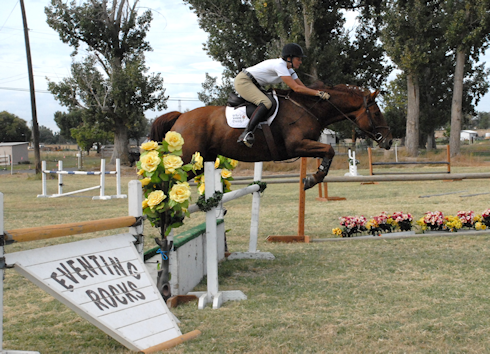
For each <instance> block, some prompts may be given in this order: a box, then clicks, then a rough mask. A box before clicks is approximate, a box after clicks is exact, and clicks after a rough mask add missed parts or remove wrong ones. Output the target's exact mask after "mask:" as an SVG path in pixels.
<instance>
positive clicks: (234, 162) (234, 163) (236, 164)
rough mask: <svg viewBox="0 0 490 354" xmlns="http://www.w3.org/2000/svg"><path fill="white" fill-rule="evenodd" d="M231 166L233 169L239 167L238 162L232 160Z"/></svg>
mask: <svg viewBox="0 0 490 354" xmlns="http://www.w3.org/2000/svg"><path fill="white" fill-rule="evenodd" d="M230 165H231V167H233V168H236V167H237V166H238V161H237V160H233V159H230Z"/></svg>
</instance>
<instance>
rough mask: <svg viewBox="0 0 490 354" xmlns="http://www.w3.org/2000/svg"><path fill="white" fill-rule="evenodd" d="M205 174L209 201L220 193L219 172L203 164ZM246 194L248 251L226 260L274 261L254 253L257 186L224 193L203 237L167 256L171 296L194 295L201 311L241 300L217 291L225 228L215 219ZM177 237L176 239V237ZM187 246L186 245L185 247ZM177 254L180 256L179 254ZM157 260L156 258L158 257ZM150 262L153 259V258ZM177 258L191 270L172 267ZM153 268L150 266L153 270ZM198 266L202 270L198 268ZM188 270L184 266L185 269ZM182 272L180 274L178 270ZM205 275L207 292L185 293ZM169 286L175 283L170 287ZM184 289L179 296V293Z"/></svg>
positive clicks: (210, 164)
mask: <svg viewBox="0 0 490 354" xmlns="http://www.w3.org/2000/svg"><path fill="white" fill-rule="evenodd" d="M204 168H205V170H204V171H205V172H204V176H205V187H206V191H205V197H206V199H209V198H210V197H212V196H213V195H214V193H215V191H219V192H222V187H223V186H222V184H221V178H220V175H221V170H215V169H214V162H206V163H205V165H204ZM254 174H255V176H254V179H255V180H256V181H260V178H261V175H262V163H261V162H258V163H256V165H255V173H254ZM247 194H252V216H251V223H250V242H249V251H248V252H235V253H231V254H230V255H229V256H228V259H229V260H231V259H268V260H273V259H275V257H274V255H272V254H271V253H270V252H260V251H258V250H257V238H258V237H257V236H258V226H259V208H260V198H261V195H260V186H259V185H258V184H254V185H251V186H248V187H245V188H242V189H239V190H235V191H232V192H228V193H225V194H224V195H223V198H222V200H221V202H220V204H219V205H218V207H215V208H212V209H211V210H209V211H207V212H206V228H205V232H203V233H202V236H199V237H198V238H192V241H190V242H193V244H192V245H191V246H189V247H180V246H179V248H178V249H174V250H173V251H171V252H170V253H169V255H168V256H169V267H170V269H171V272H172V273H171V275H172V276H171V279H170V283H171V288H172V296H174V295H186V294H188V295H195V296H197V297H199V302H198V308H199V309H204V308H205V307H206V304H207V303H212V307H213V308H214V309H217V308H219V307H221V305H222V303H223V302H226V301H231V300H244V299H246V298H247V297H246V295H245V294H243V292H241V291H239V290H232V291H219V284H218V262H219V261H220V260H221V259H222V258H223V257H224V255H223V254H224V251H223V241H224V231H225V229H226V228H225V226H224V222H223V223H218V219H223V220H224V208H223V204H224V203H227V202H229V201H231V200H234V199H237V198H240V197H243V196H245V195H247ZM197 211H199V207H198V206H197V205H196V204H193V205H191V206H190V207H189V212H190V213H194V212H197ZM176 237H178V236H176ZM186 246H187V244H186ZM179 252H180V253H179ZM157 258H158V256H157ZM152 259H153V260H154V259H155V258H152ZM180 259H191V260H192V261H194V260H195V261H196V262H194V263H195V264H194V263H193V264H194V265H193V267H196V269H194V270H193V271H192V274H190V273H189V271H188V270H187V271H184V268H182V269H178V268H179V267H176V266H175V264H173V263H177V262H179V260H180ZM153 266H154V265H152V267H153ZM201 267H202V268H203V269H201ZM187 268H188V267H185V269H187ZM181 270H182V271H181ZM204 274H206V275H207V291H206V292H188V291H189V290H190V289H192V288H193V287H194V286H195V285H197V284H198V283H199V282H200V280H201V278H202V276H203V275H204ZM172 283H175V284H173V285H172ZM181 290H185V291H183V292H182V293H179V291H181Z"/></svg>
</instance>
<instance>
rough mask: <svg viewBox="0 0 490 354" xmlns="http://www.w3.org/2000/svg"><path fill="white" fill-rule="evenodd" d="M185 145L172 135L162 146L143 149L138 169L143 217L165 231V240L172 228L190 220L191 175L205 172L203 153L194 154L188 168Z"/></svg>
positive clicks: (152, 144)
mask: <svg viewBox="0 0 490 354" xmlns="http://www.w3.org/2000/svg"><path fill="white" fill-rule="evenodd" d="M183 145H184V139H183V138H182V136H181V135H180V134H179V133H177V132H173V131H170V132H167V134H166V135H165V139H164V140H163V141H162V143H161V144H159V143H158V142H156V141H149V142H146V143H143V144H142V145H141V147H140V149H141V155H140V160H139V161H138V163H137V167H138V169H139V171H138V175H140V176H141V177H142V179H141V180H140V181H141V184H142V186H143V195H144V197H145V199H144V200H143V205H142V206H143V214H145V215H146V216H147V217H148V220H149V221H150V223H151V225H152V226H155V227H164V228H165V230H164V235H165V236H167V235H168V234H169V232H170V230H171V229H172V228H176V227H179V226H181V225H182V224H183V220H184V217H185V216H189V213H188V211H187V208H188V207H189V201H190V199H191V191H190V187H189V183H187V172H189V171H191V170H192V171H193V172H194V173H197V171H199V170H201V169H202V168H203V158H202V156H201V154H200V153H199V152H196V153H194V155H193V156H192V159H191V162H190V163H188V164H186V165H184V163H183V161H182V158H181V156H182V146H183ZM164 218H165V219H164ZM162 236H163V234H162Z"/></svg>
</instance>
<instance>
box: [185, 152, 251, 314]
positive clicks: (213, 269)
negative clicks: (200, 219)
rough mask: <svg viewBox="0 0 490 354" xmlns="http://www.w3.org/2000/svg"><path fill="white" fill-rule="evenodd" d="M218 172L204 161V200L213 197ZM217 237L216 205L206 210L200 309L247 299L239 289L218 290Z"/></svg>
mask: <svg viewBox="0 0 490 354" xmlns="http://www.w3.org/2000/svg"><path fill="white" fill-rule="evenodd" d="M220 174H221V171H220V170H215V168H214V162H209V161H208V162H205V163H204V176H205V182H204V183H205V196H206V200H207V199H209V198H211V197H213V195H214V192H215V187H216V184H215V180H216V179H219V176H220ZM220 185H221V183H220ZM217 237H218V235H217V227H216V207H214V208H211V210H209V211H207V212H206V270H207V291H206V292H205V293H198V294H197V295H199V303H198V308H199V309H200V310H202V309H204V308H205V307H206V304H208V303H212V304H213V309H218V308H220V307H221V305H222V304H223V303H224V302H226V301H232V300H246V299H247V296H246V295H245V294H244V293H243V292H241V291H240V290H230V291H219V284H218V244H217ZM220 237H221V235H220ZM193 294H196V293H193Z"/></svg>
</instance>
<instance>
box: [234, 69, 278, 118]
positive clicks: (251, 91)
mask: <svg viewBox="0 0 490 354" xmlns="http://www.w3.org/2000/svg"><path fill="white" fill-rule="evenodd" d="M234 85H235V90H236V92H238V94H239V95H240V96H242V97H243V98H244V99H246V100H247V101H249V102H252V103H253V104H255V105H256V106H258V105H259V104H261V103H263V104H264V106H266V107H267V109H270V108H271V107H272V102H271V101H270V100H269V99H268V98H267V96H266V95H264V93H262V91H260V90H259V88H258V87H257V86H255V85H254V83H253V82H252V80H251V79H250V78H249V77H248V76H247V75H246V74H245V73H243V72H240V73H239V74H238V75H237V76H236V77H235V82H234Z"/></svg>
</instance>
